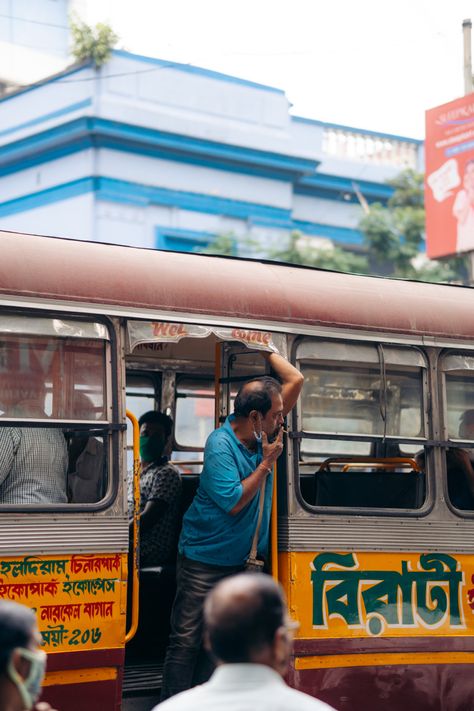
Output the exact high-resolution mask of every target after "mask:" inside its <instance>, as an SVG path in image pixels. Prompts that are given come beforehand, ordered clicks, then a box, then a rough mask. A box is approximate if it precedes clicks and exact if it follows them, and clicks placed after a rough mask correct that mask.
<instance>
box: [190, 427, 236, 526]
mask: <svg viewBox="0 0 474 711" xmlns="http://www.w3.org/2000/svg"><path fill="white" fill-rule="evenodd" d="M200 486H202V488H203V490H204V491H205V492H206V494H207V495H208V496H209V498H210V499H212V501H213V502H214V503H215V504H216V505H217V506H219V508H220V509H222V510H223V511H225V512H226V513H229V511H231V510H232V509H233V508H234V506H235V505H236V504H237V503H238V502H239V501H240V498H241V496H242V491H243V489H242V483H241V481H240V476H239V469H238V466H237V462H236V461H235V457H234V455H233V453H232V448H231V446H230V444H229V443H228V442H227V441H226V440H225V439H224V438H223V437H215V438H213V437H211V438H209V439H208V441H207V444H206V448H205V450H204V468H203V470H202V474H201V481H200Z"/></svg>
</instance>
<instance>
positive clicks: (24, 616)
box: [0, 600, 36, 674]
mask: <svg viewBox="0 0 474 711" xmlns="http://www.w3.org/2000/svg"><path fill="white" fill-rule="evenodd" d="M35 625H36V617H35V613H34V612H33V610H30V608H29V607H25V605H20V604H19V603H17V602H11V601H10V600H0V674H4V673H5V671H6V668H7V665H8V662H9V660H10V657H11V654H12V652H13V650H14V649H16V648H17V647H27V646H28V645H29V643H30V641H31V635H32V633H33V630H34V628H35Z"/></svg>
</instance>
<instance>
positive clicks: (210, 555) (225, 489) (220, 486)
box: [179, 415, 273, 566]
mask: <svg viewBox="0 0 474 711" xmlns="http://www.w3.org/2000/svg"><path fill="white" fill-rule="evenodd" d="M233 419H234V415H230V417H228V418H227V420H226V421H225V423H224V425H223V426H222V427H220V428H219V429H217V430H214V432H212V433H211V434H210V435H209V437H208V439H207V442H206V447H205V449H204V467H203V470H202V474H201V477H200V481H199V487H198V490H197V492H196V496H195V497H194V500H193V502H192V504H191V506H190V507H189V509H188V510H187V512H186V514H185V515H184V519H183V529H182V531H181V536H180V539H179V551H180V553H182V554H183V555H185V556H186V558H191V559H192V560H197V561H199V562H201V563H207V564H209V565H223V566H225V565H229V566H234V565H243V564H244V563H245V561H246V560H247V558H248V556H249V553H250V548H251V547H252V539H253V536H254V533H255V528H256V526H257V519H258V510H259V501H260V492H258V493H257V494H256V495H255V496H254V498H253V499H252V500H251V501H249V503H248V504H247V505H246V506H244V508H243V509H242V510H241V511H239V513H237V514H236V515H235V516H232V515H231V514H230V513H229V512H230V511H231V510H232V509H233V508H234V506H235V505H236V504H237V502H238V501H240V498H241V496H242V480H243V479H246V478H247V477H248V476H249V475H250V474H251V473H252V472H253V471H255V469H256V468H257V466H258V464H259V463H260V461H261V459H262V454H261V448H260V445H259V448H258V450H257V452H256V453H252V452H250V451H249V450H248V449H247V448H246V447H245V445H243V444H242V442H241V441H240V440H239V439H237V437H236V436H235V434H234V430H233V429H232V425H231V422H232V420H233ZM272 486H273V474H269V475H268V477H267V481H266V485H265V503H264V509H263V517H262V523H261V526H260V534H259V541H258V554H259V556H266V555H267V550H268V536H269V525H270V513H271V505H272Z"/></svg>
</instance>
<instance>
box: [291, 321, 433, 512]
mask: <svg viewBox="0 0 474 711" xmlns="http://www.w3.org/2000/svg"><path fill="white" fill-rule="evenodd" d="M306 340H311V341H314V342H317V341H326V342H327V341H332V342H334V343H337V342H339V343H344V344H354V345H356V344H357V345H369V344H370V345H371V346H374V347H376V346H377V344H380V345H382V346H384V345H385V346H387V347H393V348H400V349H404V348H406V349H408V348H410V349H416V350H418V351H419V353H420V354H421V355H422V357H423V360H424V362H425V364H426V366H425V367H424V368H422V373H423V374H422V395H423V403H422V410H421V413H422V417H424V425H425V437H395V436H386V437H385V438H384V437H383V435H354V434H351V433H348V434H335V433H333V434H331V433H322V434H320V433H310V432H305V431H304V430H302V429H301V425H302V412H301V397H300V399H299V400H298V402H297V404H296V406H295V408H294V410H293V412H292V416H291V429H290V433H289V437H290V439H291V440H292V465H293V467H292V468H293V477H294V490H295V497H296V500H297V501H298V504H299V505H300V506H301V508H302V509H303V510H304V511H307V512H309V513H311V514H317V515H320V516H321V515H325V516H326V515H327V516H339V517H340V516H350V517H353V516H364V517H372V518H373V517H387V518H394V517H398V518H400V517H407V518H420V517H426V516H427V515H428V514H429V513H430V512H431V511H432V510H433V508H434V505H435V500H434V490H435V487H434V485H433V483H432V482H431V478H430V476H429V474H428V471H426V470H425V500H424V502H423V505H422V506H421V507H420V508H418V509H405V508H376V507H370V508H369V507H366V508H364V507H361V506H352V507H348V506H347V507H345V506H344V507H343V506H316V505H313V504H310V503H308V502H307V501H306V499H305V498H304V497H303V495H302V493H301V484H300V463H299V461H300V458H299V451H300V442H301V441H302V440H303V439H305V436H306V439H327V440H329V439H333V440H337V439H339V440H343V441H344V440H350V441H369V442H373V441H374V440H376V441H384V440H385V441H388V442H391V441H393V442H396V443H399V444H404V443H405V444H418V443H419V444H420V448H422V447H423V446H424V445H427V444H432V442H431V441H430V438H429V432H430V429H429V427H430V422H429V415H428V410H429V374H430V359H429V357H428V354H427V353H426V352H425V350H424V349H422V348H421V347H420V345H419V344H412V343H409V342H407V343H403V344H400V343H394V342H392V341H390V340H383V339H371V338H370V337H368V338H367V339H363V338H350V337H347V338H344V337H337V336H331V335H329V334H328V335H327V336H325V335H324V336H323V335H317V336H313V335H304V336H297V337H296V338H295V339H294V341H293V343H292V346H291V363H292V365H294V366H295V367H296V368H298V370H300V367H299V365H300V363H299V361H298V360H297V358H296V354H297V350H298V346H299V345H300V343H302V342H303V341H306ZM305 360H308V359H307V358H306V359H305ZM315 362H317V361H316V359H315ZM341 362H343V361H341ZM300 372H302V371H301V370H300ZM303 387H304V385H303Z"/></svg>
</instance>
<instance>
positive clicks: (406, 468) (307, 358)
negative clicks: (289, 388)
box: [296, 339, 426, 509]
mask: <svg viewBox="0 0 474 711" xmlns="http://www.w3.org/2000/svg"><path fill="white" fill-rule="evenodd" d="M296 359H297V361H298V363H299V367H300V369H301V371H302V372H303V374H304V377H305V383H304V386H303V393H302V397H301V402H300V404H299V413H298V414H299V421H300V423H301V434H300V437H299V438H297V439H296V443H297V448H298V449H299V452H298V462H299V476H300V492H301V496H302V499H303V501H304V502H305V503H307V504H310V505H312V506H318V507H319V506H322V507H338V508H340V507H343V508H354V509H361V508H362V509H369V508H374V509H392V508H398V509H417V508H420V507H421V506H422V505H423V503H424V500H425V475H424V472H422V471H418V470H419V469H420V467H419V466H418V465H417V463H416V461H415V459H414V455H415V453H416V452H417V451H419V450H420V449H421V447H422V445H423V441H424V439H425V438H426V422H425V415H424V413H425V407H424V401H425V397H424V393H425V392H426V363H425V360H424V357H423V355H422V354H421V353H420V352H419V351H418V350H417V349H415V348H396V347H393V346H380V345H379V346H377V345H375V344H363V345H362V344H353V343H341V342H329V341H317V340H314V339H311V340H309V339H308V340H304V341H302V342H300V344H299V345H298V346H297V349H296Z"/></svg>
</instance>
